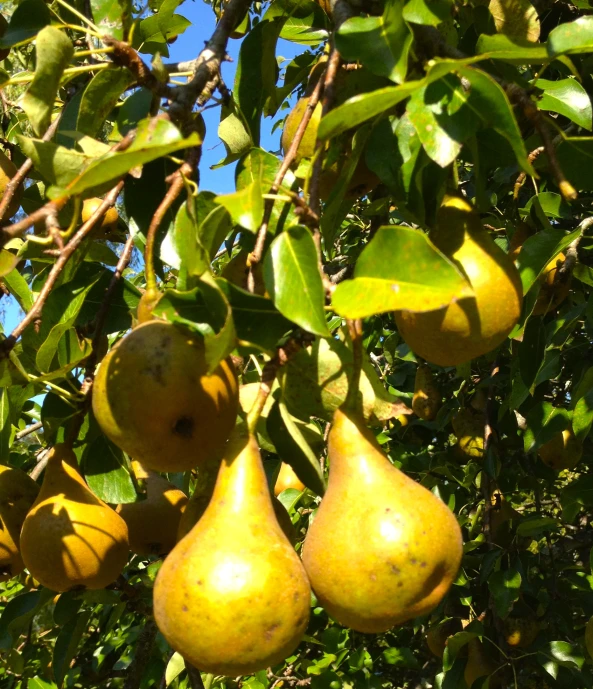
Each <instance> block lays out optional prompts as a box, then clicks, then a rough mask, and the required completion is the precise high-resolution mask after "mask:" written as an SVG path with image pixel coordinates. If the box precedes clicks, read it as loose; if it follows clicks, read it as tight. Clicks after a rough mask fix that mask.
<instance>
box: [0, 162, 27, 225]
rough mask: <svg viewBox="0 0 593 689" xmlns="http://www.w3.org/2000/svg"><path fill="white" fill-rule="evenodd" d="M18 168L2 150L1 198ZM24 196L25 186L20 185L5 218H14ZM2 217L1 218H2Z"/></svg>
mask: <svg viewBox="0 0 593 689" xmlns="http://www.w3.org/2000/svg"><path fill="white" fill-rule="evenodd" d="M16 173H17V168H16V165H15V164H14V163H13V162H12V160H10V159H9V158H8V157H7V156H6V154H5V153H3V152H2V151H1V150H0V198H2V197H3V196H4V192H5V191H6V186H7V184H8V183H9V182H10V180H11V179H12V178H13V177H14V176H15V175H16ZM22 196H23V187H22V185H21V186H19V188H18V189H17V191H16V193H15V194H14V196H13V197H12V201H11V202H10V203H9V204H8V208H7V209H6V213H5V214H4V220H8V218H12V216H13V215H15V214H16V212H17V211H18V209H19V208H20V206H21V198H22ZM1 219H2V218H0V220H1Z"/></svg>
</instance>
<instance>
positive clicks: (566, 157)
mask: <svg viewBox="0 0 593 689" xmlns="http://www.w3.org/2000/svg"><path fill="white" fill-rule="evenodd" d="M591 19H593V17H591ZM556 155H557V157H558V163H559V165H560V167H561V168H562V170H563V172H564V173H565V174H566V176H567V178H568V180H569V181H570V182H571V183H572V184H573V186H575V187H576V188H577V189H579V190H583V191H589V190H591V189H593V175H591V165H593V137H590V136H581V137H576V136H575V137H565V138H563V139H562V140H561V142H560V144H559V145H558V147H557V148H556Z"/></svg>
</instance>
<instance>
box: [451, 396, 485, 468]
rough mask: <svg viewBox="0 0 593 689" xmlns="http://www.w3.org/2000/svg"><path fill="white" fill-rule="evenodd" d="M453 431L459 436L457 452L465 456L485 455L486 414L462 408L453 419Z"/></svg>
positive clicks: (477, 456)
mask: <svg viewBox="0 0 593 689" xmlns="http://www.w3.org/2000/svg"><path fill="white" fill-rule="evenodd" d="M451 425H452V426H453V432H454V433H455V435H456V436H457V445H456V450H457V452H458V453H459V454H460V455H462V456H465V457H474V458H477V459H479V458H481V457H483V456H484V425H485V420H484V415H483V414H475V413H474V412H473V411H472V410H471V409H469V408H467V409H462V410H461V411H460V412H458V413H457V414H456V415H455V416H454V417H453V419H452V420H451Z"/></svg>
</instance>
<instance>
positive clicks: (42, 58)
mask: <svg viewBox="0 0 593 689" xmlns="http://www.w3.org/2000/svg"><path fill="white" fill-rule="evenodd" d="M35 47H36V65H35V77H34V78H33V81H32V82H31V85H30V86H29V88H28V89H27V93H25V96H24V98H23V109H24V111H25V112H26V113H27V116H28V117H29V121H30V122H31V126H32V127H33V131H34V132H35V134H37V136H42V135H43V134H45V130H46V129H47V128H48V127H49V124H50V121H51V113H52V111H53V107H54V101H55V99H56V95H57V93H58V86H59V85H60V79H61V78H62V72H63V71H64V69H66V67H67V66H68V64H69V62H70V60H71V59H72V56H73V55H74V47H73V45H72V42H71V41H70V39H69V38H68V36H67V35H66V32H65V31H59V30H58V29H56V28H54V27H53V26H46V27H45V28H44V29H42V30H41V31H40V32H39V34H38V35H37V40H36V41H35Z"/></svg>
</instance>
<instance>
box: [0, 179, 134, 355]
mask: <svg viewBox="0 0 593 689" xmlns="http://www.w3.org/2000/svg"><path fill="white" fill-rule="evenodd" d="M123 186H124V182H123V180H122V181H120V182H118V183H117V184H116V185H115V187H113V189H111V191H110V192H109V193H108V194H107V195H106V196H105V198H104V199H103V201H102V203H101V205H100V206H99V207H98V208H97V210H96V211H95V212H94V213H93V215H92V216H91V217H90V218H89V219H88V220H87V221H86V222H85V223H83V224H82V225H81V227H80V229H79V230H78V232H76V234H75V235H74V236H73V237H72V239H71V240H70V241H69V242H68V244H66V246H65V247H64V249H63V251H61V252H60V255H59V256H58V259H57V261H56V262H55V263H54V265H53V266H52V269H51V271H50V273H49V275H48V276H47V280H46V281H45V283H44V285H43V287H42V288H41V291H40V292H39V294H38V296H37V299H36V300H35V303H34V304H33V306H32V307H31V309H30V310H29V312H28V313H27V315H26V316H25V317H24V318H23V320H22V321H21V322H20V323H19V324H18V325H17V326H16V328H15V329H14V330H13V331H12V333H11V334H10V335H9V336H8V337H7V338H6V339H5V340H4V341H3V342H1V343H0V360H2V359H3V358H5V357H6V356H8V354H9V353H10V351H11V350H12V349H13V347H14V346H15V345H16V343H17V340H18V339H19V337H20V336H21V335H22V334H23V332H24V331H25V329H26V328H27V326H29V325H30V324H31V323H33V321H35V320H36V319H38V318H39V316H40V315H41V310H42V309H43V307H44V305H45V302H46V301H47V298H48V297H49V295H50V293H51V291H52V289H53V287H54V285H55V284H56V281H57V279H58V277H59V276H60V273H61V272H62V270H63V269H64V266H65V265H66V263H68V261H69V260H70V258H71V256H72V255H73V254H74V252H75V251H76V250H77V249H78V247H79V246H80V245H81V244H82V242H83V240H84V239H86V237H88V235H89V234H90V232H91V230H93V228H94V227H95V225H96V224H97V222H98V221H99V220H100V219H101V218H102V217H103V216H104V215H105V213H106V212H107V210H108V209H109V208H111V206H113V205H114V204H115V201H116V200H117V197H118V195H119V193H120V191H121V190H122V189H123ZM29 217H31V216H29Z"/></svg>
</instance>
